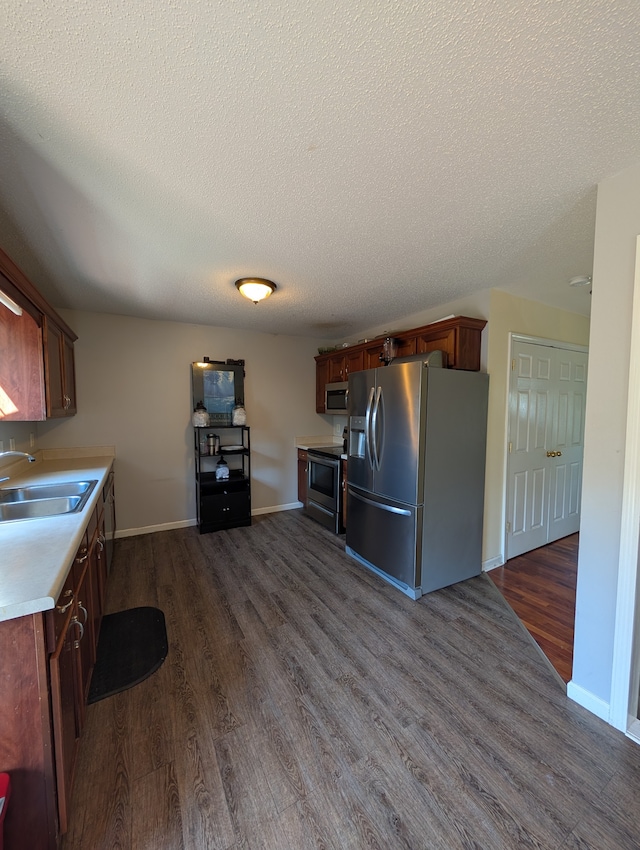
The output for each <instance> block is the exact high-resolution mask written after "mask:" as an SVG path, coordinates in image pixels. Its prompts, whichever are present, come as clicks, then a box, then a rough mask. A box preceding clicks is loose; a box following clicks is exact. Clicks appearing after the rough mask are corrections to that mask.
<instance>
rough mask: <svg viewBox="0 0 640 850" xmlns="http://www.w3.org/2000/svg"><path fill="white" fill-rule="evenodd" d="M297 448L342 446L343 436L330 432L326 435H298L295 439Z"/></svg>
mask: <svg viewBox="0 0 640 850" xmlns="http://www.w3.org/2000/svg"><path fill="white" fill-rule="evenodd" d="M294 444H295V447H296V448H297V449H317V448H324V447H325V446H341V445H342V438H341V437H334V436H333V435H332V434H328V435H327V436H326V437H322V436H320V437H296V438H295V441H294Z"/></svg>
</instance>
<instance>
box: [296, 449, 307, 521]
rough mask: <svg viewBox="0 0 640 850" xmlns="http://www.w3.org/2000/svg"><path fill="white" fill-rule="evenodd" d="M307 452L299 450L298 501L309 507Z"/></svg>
mask: <svg viewBox="0 0 640 850" xmlns="http://www.w3.org/2000/svg"><path fill="white" fill-rule="evenodd" d="M307 464H308V460H307V450H306V449H298V501H299V502H302V504H303V505H304V506H305V508H306V506H307V472H308V465H307Z"/></svg>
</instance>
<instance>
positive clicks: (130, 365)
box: [3, 308, 333, 531]
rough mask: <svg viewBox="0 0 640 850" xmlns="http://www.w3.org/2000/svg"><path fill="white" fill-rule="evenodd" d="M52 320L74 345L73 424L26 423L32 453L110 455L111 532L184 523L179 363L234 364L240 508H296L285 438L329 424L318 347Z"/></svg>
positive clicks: (123, 320) (152, 324)
mask: <svg viewBox="0 0 640 850" xmlns="http://www.w3.org/2000/svg"><path fill="white" fill-rule="evenodd" d="M256 309H258V308H256ZM60 313H61V315H62V317H63V318H64V320H65V321H66V322H67V323H68V324H69V326H70V327H71V328H73V330H74V331H75V332H76V333H77V334H78V341H77V342H76V382H77V396H78V413H77V415H76V416H74V417H72V418H71V419H69V420H63V421H58V422H56V421H52V422H46V423H38V425H37V426H36V427H37V446H38V448H50V447H67V446H91V445H114V446H115V448H116V496H117V521H118V528H119V530H120V531H122V530H127V529H144V528H150V527H151V528H153V527H158V526H163V525H164V526H171V525H180V524H184V523H186V522H188V521H192V520H194V519H195V516H196V507H195V485H194V462H193V430H192V428H191V425H190V416H191V410H192V406H191V363H192V362H193V361H196V360H201V359H202V358H203V357H204V356H205V355H206V356H208V357H210V358H211V359H212V360H226V359H227V358H234V359H244V360H245V370H246V378H245V405H246V408H247V417H248V424H249V425H250V426H251V448H252V479H253V488H252V509H253V510H254V511H255V510H261V509H262V510H264V509H277V508H279V507H282V506H291V505H294V504H295V503H296V502H297V454H296V450H295V448H294V437H295V436H296V435H301V434H307V435H311V434H325V433H326V434H327V435H330V434H331V433H332V424H333V423H332V420H331V417H325V416H319V415H318V414H316V413H315V361H314V359H313V357H314V354H317V346H318V345H322V344H323V343H322V341H321V340H320V341H318V340H311V339H305V338H303V337H289V336H276V335H272V334H260V333H255V332H249V331H238V330H231V329H227V328H213V327H208V326H204V325H187V324H181V323H178V322H158V321H149V320H144V319H135V318H128V317H123V316H113V315H106V314H98V313H85V312H71V311H66V310H61V311H60ZM3 427H4V428H8V427H9V425H8V424H7V425H5V426H3Z"/></svg>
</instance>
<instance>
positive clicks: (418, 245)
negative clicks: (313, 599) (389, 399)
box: [0, 0, 640, 338]
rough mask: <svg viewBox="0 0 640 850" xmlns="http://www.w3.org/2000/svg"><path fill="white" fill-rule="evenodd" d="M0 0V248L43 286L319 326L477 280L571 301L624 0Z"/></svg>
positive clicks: (636, 128)
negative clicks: (255, 297) (251, 285)
mask: <svg viewBox="0 0 640 850" xmlns="http://www.w3.org/2000/svg"><path fill="white" fill-rule="evenodd" d="M2 5H3V28H2V32H1V34H0V48H1V50H0V72H1V75H0V87H1V88H0V247H3V248H4V249H5V250H6V251H7V252H8V253H9V254H10V255H11V256H13V258H14V259H15V260H16V261H17V262H18V263H19V264H21V265H22V266H23V267H24V269H25V271H26V272H27V273H28V274H30V275H31V276H32V278H33V280H34V282H35V283H37V285H38V286H39V287H40V288H41V289H42V291H43V292H44V294H45V295H47V296H48V298H49V299H50V300H51V301H52V303H53V304H54V305H55V306H58V307H75V308H77V309H86V310H97V311H107V312H113V313H122V314H126V315H134V316H143V317H149V318H168V319H175V320H179V321H186V322H197V323H206V324H212V325H224V326H232V327H244V328H254V329H257V330H263V331H267V332H273V333H293V334H308V335H312V336H317V337H326V338H342V337H347V336H349V335H350V334H354V333H357V332H358V331H359V330H363V329H366V328H369V327H373V326H375V325H380V324H383V323H385V322H393V321H394V320H398V319H401V318H403V317H404V316H407V315H409V314H411V313H414V312H418V311H420V310H424V309H426V308H429V307H432V306H437V305H439V304H443V303H445V302H447V301H450V300H453V299H455V298H458V297H462V296H464V295H466V294H468V293H470V292H472V291H474V290H478V289H485V288H488V287H492V286H496V287H499V288H501V289H507V290H510V291H512V292H516V293H519V294H522V295H525V296H527V297H529V298H535V299H539V300H543V301H545V302H547V303H550V304H555V305H557V306H559V307H564V308H565V309H570V310H574V311H575V312H580V313H588V311H589V295H588V292H587V291H585V290H584V289H583V290H577V289H575V288H574V289H571V288H569V287H568V285H567V282H568V280H569V278H571V277H573V276H575V275H578V274H585V273H587V274H589V273H590V272H591V266H592V259H593V229H594V219H595V200H596V184H597V183H598V181H600V180H601V179H603V178H604V177H607V176H610V175H611V174H613V173H616V172H617V171H619V170H621V169H622V168H625V167H627V166H629V165H631V164H633V163H635V162H638V161H640V97H639V91H640V89H639V86H638V82H639V70H640V62H639V60H640V32H639V30H640V26H639V23H638V21H639V19H640V15H638V3H637V0H620V1H619V2H612V0H591V2H589V0H564V2H559V0H553V2H552V0H537V2H536V0H527V2H516V0H476V2H473V0H464V2H460V1H459V0H446V2H445V0H440V2H428V0H421V1H420V2H405V3H398V2H395V0H394V2H391V1H390V0H346V2H345V0H271V2H264V0H262V2H260V0H258V1H257V2H250V0H236V2H230V0H226V2H225V0H221V2H215V3H213V2H211V0H172V2H161V3H159V2H158V0H126V2H125V0H120V2H116V0H84V2H83V0H75V2H70V0H46V2H45V1H44V0H42V2H35V0H4V2H3V4H2ZM246 275H259V276H262V277H268V278H271V279H272V280H274V281H275V282H276V283H277V284H278V291H277V293H276V294H275V295H274V296H273V297H272V298H270V299H269V300H268V301H267V302H264V303H263V304H260V305H259V306H254V305H252V304H251V303H249V302H248V301H245V300H244V299H242V298H241V297H240V296H239V294H238V293H237V291H236V290H235V288H234V286H233V283H234V281H235V279H236V278H238V277H242V276H246ZM595 283H596V285H597V283H598V282H597V281H596V282H595Z"/></svg>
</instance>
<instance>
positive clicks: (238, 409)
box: [231, 403, 247, 425]
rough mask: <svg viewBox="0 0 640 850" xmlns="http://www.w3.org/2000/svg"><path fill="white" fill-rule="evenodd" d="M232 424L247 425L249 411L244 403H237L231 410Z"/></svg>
mask: <svg viewBox="0 0 640 850" xmlns="http://www.w3.org/2000/svg"><path fill="white" fill-rule="evenodd" d="M231 424H232V425H246V424H247V411H246V410H245V408H244V404H242V403H240V404H236V406H235V407H234V408H233V411H232V412H231Z"/></svg>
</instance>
